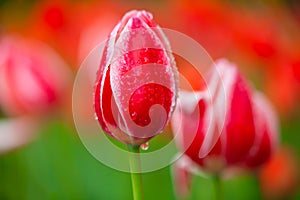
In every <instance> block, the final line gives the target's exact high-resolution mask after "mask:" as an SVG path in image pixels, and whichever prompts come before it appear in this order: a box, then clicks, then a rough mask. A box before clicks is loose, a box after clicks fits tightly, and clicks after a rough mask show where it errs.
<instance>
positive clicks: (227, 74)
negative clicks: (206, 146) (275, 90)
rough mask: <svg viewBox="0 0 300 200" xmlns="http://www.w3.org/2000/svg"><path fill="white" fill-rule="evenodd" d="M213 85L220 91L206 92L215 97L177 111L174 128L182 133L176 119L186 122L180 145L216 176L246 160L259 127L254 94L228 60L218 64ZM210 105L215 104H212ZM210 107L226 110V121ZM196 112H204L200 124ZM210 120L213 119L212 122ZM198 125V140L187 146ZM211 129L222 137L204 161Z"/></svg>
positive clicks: (213, 75) (183, 123) (182, 130)
mask: <svg viewBox="0 0 300 200" xmlns="http://www.w3.org/2000/svg"><path fill="white" fill-rule="evenodd" d="M218 73H220V75H219V74H218ZM218 79H219V80H218ZM211 84H218V85H217V86H216V88H218V89H217V90H216V91H215V92H213V91H209V88H208V90H207V91H206V93H208V95H209V93H211V95H212V96H211V99H210V98H209V96H208V95H202V97H201V96H200V98H199V99H198V101H194V102H190V103H189V104H190V105H189V107H183V106H182V108H181V109H182V110H183V111H177V110H178V109H177V110H176V111H175V113H174V119H175V121H173V122H174V123H172V124H173V127H174V129H175V130H176V129H178V126H177V125H176V124H178V123H177V122H176V118H177V119H178V117H179V118H181V119H182V125H181V127H179V128H181V130H180V131H179V132H181V134H182V138H181V139H182V141H179V143H181V144H182V145H183V146H185V148H187V150H186V152H185V153H186V155H188V156H189V157H190V158H191V159H192V160H193V161H194V162H196V163H198V164H199V165H201V166H202V167H204V168H205V169H206V170H208V171H214V172H216V171H220V170H222V169H223V168H224V167H226V166H230V165H233V164H236V163H238V162H240V161H242V160H243V159H245V156H246V155H247V153H248V151H249V149H250V148H251V146H252V145H253V143H254V139H255V127H254V115H253V111H252V103H251V95H252V94H251V91H250V89H249V87H248V85H247V83H246V82H245V80H244V79H243V78H242V76H241V75H240V73H239V72H238V70H237V68H236V67H235V66H234V65H232V64H231V63H229V62H227V61H225V60H220V61H218V62H216V69H214V70H213V71H211V73H210V79H209V83H208V85H211ZM221 84H224V89H225V91H222V89H221V86H220V85H221ZM222 92H225V98H226V99H220V98H221V97H222V96H220V94H221V93H222ZM181 94H182V95H183V96H179V97H180V98H186V97H184V95H185V93H181ZM204 94H205V93H204ZM210 101H211V104H209V102H210ZM220 101H222V102H220ZM191 107H192V108H194V110H192V112H191V111H187V110H190V108H191ZM210 107H215V108H216V109H215V111H216V110H218V111H219V110H221V109H222V107H225V108H223V109H225V113H226V114H225V116H224V117H225V118H224V119H225V121H222V115H220V113H212V112H214V110H213V109H212V108H210ZM196 109H197V110H199V112H200V113H199V114H200V117H198V120H197V119H196V120H195V110H196ZM178 115H179V116H178ZM193 115H194V116H193ZM206 118H211V120H208V119H206ZM223 122H224V124H223ZM207 123H210V124H207ZM194 125H196V127H198V129H196V131H197V133H196V136H195V138H194V139H193V141H192V143H191V144H190V143H186V142H185V141H190V138H189V137H191V134H192V133H191V132H190V130H189V128H190V127H192V126H194ZM222 125H223V126H222ZM208 126H211V127H212V129H213V131H212V132H210V134H214V135H218V133H216V132H219V131H221V135H220V137H219V139H218V140H217V143H216V144H215V145H214V147H213V148H212V150H211V151H210V152H209V154H208V155H206V156H205V157H200V156H199V152H200V150H201V148H202V145H203V141H204V139H205V137H207V135H208V134H207V133H206V131H208V130H209V129H208V128H207V127H208ZM194 130H195V129H194ZM186 138H188V139H186ZM189 145H190V146H189Z"/></svg>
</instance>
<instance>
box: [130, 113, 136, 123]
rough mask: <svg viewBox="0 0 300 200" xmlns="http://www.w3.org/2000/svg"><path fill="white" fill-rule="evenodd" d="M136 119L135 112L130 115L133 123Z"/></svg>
mask: <svg viewBox="0 0 300 200" xmlns="http://www.w3.org/2000/svg"><path fill="white" fill-rule="evenodd" d="M136 118H137V113H136V112H133V113H131V119H132V120H133V121H135V120H136Z"/></svg>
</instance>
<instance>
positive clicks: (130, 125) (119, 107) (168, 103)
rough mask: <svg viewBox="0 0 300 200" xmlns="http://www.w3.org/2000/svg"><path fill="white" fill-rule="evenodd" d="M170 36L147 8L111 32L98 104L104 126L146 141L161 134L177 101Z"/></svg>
mask: <svg viewBox="0 0 300 200" xmlns="http://www.w3.org/2000/svg"><path fill="white" fill-rule="evenodd" d="M176 82H177V69H176V66H175V62H174V58H173V56H172V54H171V49H170V45H169V43H168V40H167V38H166V36H165V35H164V33H163V32H162V30H161V29H160V27H159V26H158V25H156V23H155V22H154V21H153V19H152V15H151V14H150V13H148V12H146V11H131V12H128V13H127V14H126V15H125V16H124V17H123V18H122V20H121V21H120V22H119V23H118V24H117V25H116V27H115V28H114V30H113V31H112V32H111V34H110V36H109V38H108V40H107V41H106V45H105V48H104V51H103V55H102V58H101V62H100V67H99V70H98V75H97V80H96V87H95V98H94V101H95V102H94V107H95V111H96V115H97V118H98V121H99V123H100V125H101V127H102V129H103V130H104V131H105V132H107V133H108V134H109V135H111V136H112V137H114V138H116V139H117V140H119V141H121V142H123V143H125V144H131V145H140V144H142V143H144V142H146V141H147V140H149V139H150V138H151V137H153V136H155V135H156V134H158V133H160V132H161V131H162V130H163V128H164V127H165V125H166V124H167V123H168V121H169V119H170V117H171V114H172V112H173V109H174V106H175V102H176V91H177V83H176Z"/></svg>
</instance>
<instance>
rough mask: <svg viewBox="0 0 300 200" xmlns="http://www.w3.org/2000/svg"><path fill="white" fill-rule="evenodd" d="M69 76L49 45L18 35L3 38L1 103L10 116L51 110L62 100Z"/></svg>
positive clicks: (0, 58)
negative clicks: (27, 39)
mask: <svg viewBox="0 0 300 200" xmlns="http://www.w3.org/2000/svg"><path fill="white" fill-rule="evenodd" d="M69 78H70V74H69V71H68V69H67V67H66V65H65V63H64V62H63V61H62V59H61V58H60V57H59V56H58V55H57V54H56V53H55V52H53V51H52V50H51V49H50V48H49V47H47V46H45V45H43V44H41V43H37V42H33V41H26V40H25V39H22V38H20V37H17V36H4V37H2V38H0V106H1V108H2V109H3V110H4V111H5V112H6V113H7V114H8V115H20V114H30V115H31V114H44V112H45V111H49V110H50V109H51V108H53V105H55V104H56V103H57V102H58V101H59V100H60V99H62V97H63V95H64V89H66V86H67V85H68V83H69V82H68V80H69Z"/></svg>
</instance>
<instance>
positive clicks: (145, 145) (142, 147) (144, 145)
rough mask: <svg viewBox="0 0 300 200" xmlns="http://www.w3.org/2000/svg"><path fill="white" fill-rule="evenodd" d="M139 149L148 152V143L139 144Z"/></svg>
mask: <svg viewBox="0 0 300 200" xmlns="http://www.w3.org/2000/svg"><path fill="white" fill-rule="evenodd" d="M141 149H142V150H144V151H146V150H148V149H149V142H146V143H144V144H141Z"/></svg>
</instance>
